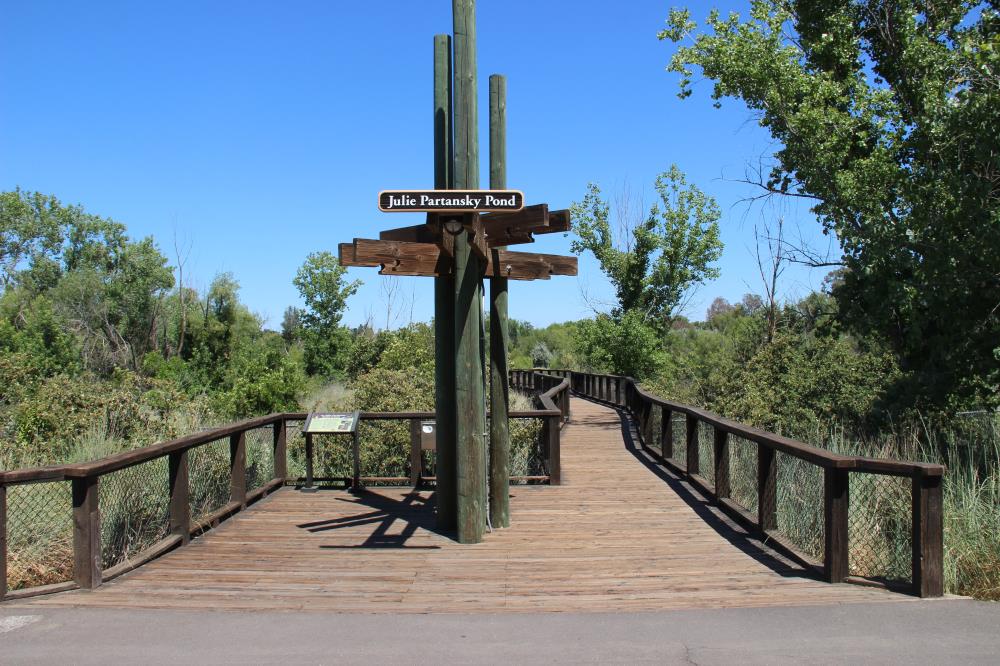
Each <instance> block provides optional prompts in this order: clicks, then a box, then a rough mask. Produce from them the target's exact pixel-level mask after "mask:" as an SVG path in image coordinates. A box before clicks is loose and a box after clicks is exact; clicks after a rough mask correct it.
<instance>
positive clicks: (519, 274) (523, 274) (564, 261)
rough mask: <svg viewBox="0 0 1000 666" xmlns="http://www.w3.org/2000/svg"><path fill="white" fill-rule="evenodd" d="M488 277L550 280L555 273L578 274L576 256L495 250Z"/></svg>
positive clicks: (488, 265) (488, 268) (489, 265)
mask: <svg viewBox="0 0 1000 666" xmlns="http://www.w3.org/2000/svg"><path fill="white" fill-rule="evenodd" d="M490 254H491V255H492V256H491V258H490V262H489V264H487V266H486V277H488V278H494V277H497V278H507V279H509V280H548V279H549V278H550V277H552V276H553V275H576V274H577V259H576V257H565V256H563V255H559V254H540V253H537V252H511V251H509V250H493V251H492V252H491V253H490Z"/></svg>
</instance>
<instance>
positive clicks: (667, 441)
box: [660, 407, 674, 459]
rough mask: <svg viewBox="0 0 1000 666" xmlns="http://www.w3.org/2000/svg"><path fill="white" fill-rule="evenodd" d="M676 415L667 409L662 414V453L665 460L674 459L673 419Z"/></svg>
mask: <svg viewBox="0 0 1000 666" xmlns="http://www.w3.org/2000/svg"><path fill="white" fill-rule="evenodd" d="M673 415H674V413H673V412H672V411H671V410H669V409H667V408H666V407H663V408H661V412H660V452H661V454H662V455H663V458H664V459H667V458H673V457H674V429H673V427H672V424H671V419H672V418H673Z"/></svg>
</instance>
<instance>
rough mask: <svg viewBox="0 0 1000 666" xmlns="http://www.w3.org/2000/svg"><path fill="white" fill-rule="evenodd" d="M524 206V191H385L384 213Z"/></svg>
mask: <svg viewBox="0 0 1000 666" xmlns="http://www.w3.org/2000/svg"><path fill="white" fill-rule="evenodd" d="M522 208H524V193H523V192H521V191H520V190H382V191H381V192H379V193H378V209H379V210H380V211H382V212H383V213H515V212H517V211H519V210H521V209H522Z"/></svg>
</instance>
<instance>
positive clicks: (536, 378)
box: [510, 370, 570, 486]
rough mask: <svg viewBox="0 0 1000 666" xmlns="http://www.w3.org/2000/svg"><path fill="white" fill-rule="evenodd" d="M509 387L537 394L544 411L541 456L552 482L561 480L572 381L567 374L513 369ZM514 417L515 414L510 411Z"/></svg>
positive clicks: (556, 484) (553, 483) (555, 484)
mask: <svg viewBox="0 0 1000 666" xmlns="http://www.w3.org/2000/svg"><path fill="white" fill-rule="evenodd" d="M510 387H511V388H513V389H517V390H519V391H522V392H530V393H533V394H534V395H535V396H536V399H537V400H538V402H539V407H540V408H541V410H540V411H543V412H545V414H546V416H545V417H544V419H545V420H544V426H543V428H544V429H543V434H542V442H543V447H542V459H543V460H544V464H545V470H546V473H547V474H548V476H549V483H550V484H551V485H554V486H558V485H559V484H560V483H562V465H561V459H562V456H561V452H560V447H561V435H560V433H561V431H562V426H563V424H564V423H566V422H567V421H569V417H570V409H569V396H570V381H569V378H568V377H566V376H564V375H559V374H555V373H548V372H546V371H544V370H543V371H534V370H511V371H510ZM510 416H511V418H515V416H514V413H511V415H510Z"/></svg>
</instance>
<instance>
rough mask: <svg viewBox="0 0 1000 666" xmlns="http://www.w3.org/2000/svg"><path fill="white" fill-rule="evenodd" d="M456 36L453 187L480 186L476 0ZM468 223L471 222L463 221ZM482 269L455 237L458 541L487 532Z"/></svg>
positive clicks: (459, 1) (465, 237) (459, 9)
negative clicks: (482, 349) (482, 354)
mask: <svg viewBox="0 0 1000 666" xmlns="http://www.w3.org/2000/svg"><path fill="white" fill-rule="evenodd" d="M452 9H453V16H454V33H455V188H456V189H478V188H479V135H478V131H479V118H478V113H477V106H476V10H475V2H474V0H453V2H452ZM466 221H470V220H469V219H467V220H466ZM482 300H483V282H482V266H481V262H480V260H479V258H478V256H477V255H476V254H475V252H473V250H472V244H471V239H470V238H469V232H468V231H462V232H460V233H459V234H458V235H457V236H455V348H456V355H455V396H456V400H455V408H456V413H457V418H456V448H457V455H456V463H457V464H456V479H457V487H458V540H459V541H460V542H461V543H478V542H479V541H481V540H482V538H483V532H484V531H485V530H486V446H485V437H484V435H485V429H486V405H485V394H484V392H483V377H484V371H483V366H482V362H483V361H482V356H481V353H482V352H481V336H482V316H483V312H482Z"/></svg>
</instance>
